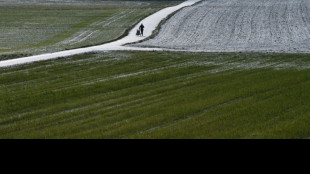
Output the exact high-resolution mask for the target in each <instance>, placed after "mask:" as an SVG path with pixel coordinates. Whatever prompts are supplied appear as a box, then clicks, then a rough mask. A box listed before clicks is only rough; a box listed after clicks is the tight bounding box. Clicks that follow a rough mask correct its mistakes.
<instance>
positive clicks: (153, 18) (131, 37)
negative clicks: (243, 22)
mask: <svg viewBox="0 0 310 174" xmlns="http://www.w3.org/2000/svg"><path fill="white" fill-rule="evenodd" d="M199 1H201V0H187V1H185V2H183V3H181V4H179V5H177V6H173V7H168V8H165V9H162V10H160V11H158V12H156V13H154V14H153V15H150V16H149V17H147V18H145V19H143V20H142V21H140V22H139V24H137V26H135V27H134V28H133V29H132V30H131V31H130V32H129V34H128V36H126V37H124V38H122V39H120V40H117V41H115V42H111V43H107V44H103V45H98V46H91V47H87V48H79V49H72V50H66V51H60V52H55V53H48V54H42V55H35V56H29V57H23V58H17V59H11V60H5V61H0V67H9V66H16V65H20V64H27V63H32V62H37V61H43V60H50V59H56V58H61V57H68V56H72V55H77V54H83V53H88V52H97V51H112V50H161V49H156V48H135V47H128V46H123V45H125V44H128V43H133V42H137V41H140V40H143V39H145V38H147V37H149V36H151V35H152V32H153V31H154V30H155V29H156V27H157V26H158V25H159V23H160V22H161V21H162V20H163V19H165V18H166V17H167V16H169V15H170V14H172V13H173V12H175V11H177V10H179V9H181V8H183V7H186V6H191V5H193V4H195V3H197V2H199ZM141 23H143V24H144V26H145V32H144V36H143V37H140V36H136V30H137V29H138V27H139V26H140V24H141Z"/></svg>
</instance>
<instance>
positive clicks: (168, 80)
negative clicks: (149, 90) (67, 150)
mask: <svg viewBox="0 0 310 174" xmlns="http://www.w3.org/2000/svg"><path fill="white" fill-rule="evenodd" d="M198 76H199V73H193V74H187V75H184V76H179V77H174V78H172V79H164V80H162V81H160V82H161V83H159V84H158V85H157V89H160V87H161V85H165V86H166V85H167V84H170V80H177V81H178V82H182V81H183V80H185V79H191V78H194V77H198ZM145 85H146V84H140V85H138V86H134V87H129V88H125V89H122V90H123V91H124V90H128V89H131V88H136V87H140V88H142V89H140V91H141V90H142V91H143V90H144V89H143V87H144V86H145ZM148 85H149V86H150V85H153V84H152V83H149V84H148ZM166 87H167V86H166ZM122 90H120V91H122ZM132 90H133V89H132ZM115 92H117V91H114V92H113V91H112V92H109V93H108V94H110V95H114V93H115ZM103 96H106V94H104V95H103ZM97 97H98V98H99V96H98V95H97ZM18 116H19V117H20V116H21V115H18Z"/></svg>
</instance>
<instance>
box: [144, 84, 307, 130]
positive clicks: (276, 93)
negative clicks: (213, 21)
mask: <svg viewBox="0 0 310 174" xmlns="http://www.w3.org/2000/svg"><path fill="white" fill-rule="evenodd" d="M309 81H310V80H306V81H302V82H299V83H296V84H294V85H293V86H299V85H301V84H308V83H309ZM291 90H292V89H291V88H290V87H286V88H285V90H281V91H279V90H278V88H277V87H275V88H272V89H267V90H266V91H263V92H260V93H259V94H252V95H249V96H240V97H237V98H235V99H232V100H229V101H225V102H223V103H220V104H215V105H213V106H210V107H207V108H205V109H202V110H201V111H198V112H196V113H193V114H189V115H187V116H185V117H184V118H180V119H177V120H175V121H174V122H172V123H167V124H165V125H160V126H155V127H152V128H150V129H147V130H144V131H141V132H139V133H138V134H143V133H147V132H150V131H153V130H155V129H159V128H165V127H168V126H171V125H173V124H178V122H182V121H187V120H190V119H192V118H193V117H196V116H199V115H201V114H204V113H206V112H208V111H211V110H214V109H217V108H219V107H222V106H225V105H229V104H231V103H234V102H236V101H241V100H244V99H248V98H253V97H254V96H255V95H262V94H265V93H271V92H272V93H271V95H270V96H268V97H267V98H266V97H265V98H263V99H261V100H259V101H256V102H255V104H254V105H258V104H259V103H261V102H266V101H268V100H272V98H274V97H278V96H280V97H281V94H282V93H283V91H291ZM254 105H251V107H253V106H254ZM297 106H299V105H297V104H296V105H295V106H293V107H297ZM246 107H248V105H247V106H246ZM287 111H288V110H286V111H282V112H283V113H284V112H287ZM279 114H280V113H279Z"/></svg>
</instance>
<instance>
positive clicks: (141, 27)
mask: <svg viewBox="0 0 310 174" xmlns="http://www.w3.org/2000/svg"><path fill="white" fill-rule="evenodd" d="M139 29H140V33H141V36H143V30H144V25H143V24H141V25H140V27H139Z"/></svg>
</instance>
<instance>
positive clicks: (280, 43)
mask: <svg viewBox="0 0 310 174" xmlns="http://www.w3.org/2000/svg"><path fill="white" fill-rule="evenodd" d="M134 46H141V47H161V48H169V49H179V50H189V51H204V52H238V51H255V52H285V53H309V52H310V1H309V0H205V1H203V2H202V3H199V4H197V5H195V6H191V7H187V8H184V9H182V10H181V11H180V12H178V13H177V14H176V15H174V16H172V17H171V18H170V19H169V20H168V21H167V22H166V23H165V24H164V25H163V26H162V28H161V30H160V32H159V34H158V35H157V36H156V37H155V38H153V39H150V40H148V41H145V42H142V43H139V44H135V45H134Z"/></svg>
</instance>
